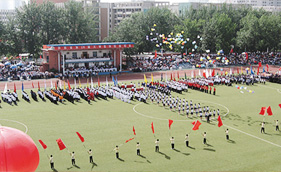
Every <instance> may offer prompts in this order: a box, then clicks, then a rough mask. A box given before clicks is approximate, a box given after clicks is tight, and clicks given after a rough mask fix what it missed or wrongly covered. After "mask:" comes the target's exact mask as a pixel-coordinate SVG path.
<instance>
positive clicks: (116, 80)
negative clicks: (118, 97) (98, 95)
mask: <svg viewBox="0 0 281 172" xmlns="http://www.w3.org/2000/svg"><path fill="white" fill-rule="evenodd" d="M115 82H116V85H118V78H117V76H116V79H115Z"/></svg>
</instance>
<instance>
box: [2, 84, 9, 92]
mask: <svg viewBox="0 0 281 172" xmlns="http://www.w3.org/2000/svg"><path fill="white" fill-rule="evenodd" d="M7 91H8V83H7V82H6V84H5V87H4V91H3V93H4V94H5V93H7Z"/></svg>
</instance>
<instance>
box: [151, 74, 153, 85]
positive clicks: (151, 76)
mask: <svg viewBox="0 0 281 172" xmlns="http://www.w3.org/2000/svg"><path fill="white" fill-rule="evenodd" d="M151 82H152V84H153V74H152V73H151Z"/></svg>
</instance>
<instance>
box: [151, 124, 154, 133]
mask: <svg viewBox="0 0 281 172" xmlns="http://www.w3.org/2000/svg"><path fill="white" fill-rule="evenodd" d="M151 129H152V133H153V134H154V126H153V122H152V123H151Z"/></svg>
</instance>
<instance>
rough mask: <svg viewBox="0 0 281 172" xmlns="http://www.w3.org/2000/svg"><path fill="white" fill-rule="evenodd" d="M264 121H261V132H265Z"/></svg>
mask: <svg viewBox="0 0 281 172" xmlns="http://www.w3.org/2000/svg"><path fill="white" fill-rule="evenodd" d="M264 126H265V123H264V122H262V123H261V133H265V129H264Z"/></svg>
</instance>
